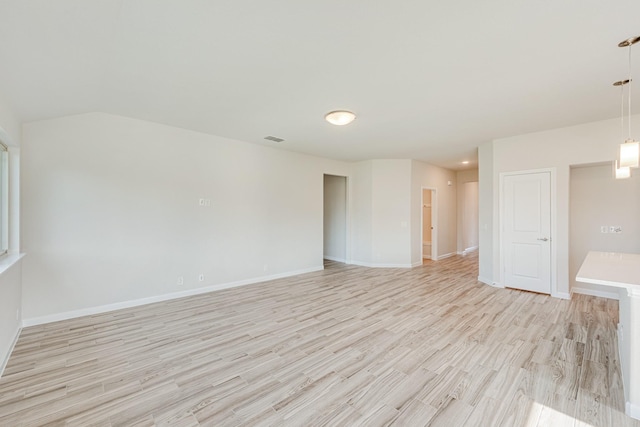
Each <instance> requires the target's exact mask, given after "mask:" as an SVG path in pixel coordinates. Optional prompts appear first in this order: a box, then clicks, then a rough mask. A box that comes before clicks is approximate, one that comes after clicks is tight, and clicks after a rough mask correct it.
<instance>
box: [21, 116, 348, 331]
mask: <svg viewBox="0 0 640 427" xmlns="http://www.w3.org/2000/svg"><path fill="white" fill-rule="evenodd" d="M23 130H24V133H23V147H22V171H23V180H22V202H23V215H22V222H23V236H22V237H23V249H24V251H25V252H27V253H28V256H27V257H26V258H25V259H24V263H23V264H24V269H23V298H24V316H25V318H29V319H31V320H30V321H31V322H36V321H38V318H40V319H39V320H41V321H44V320H47V316H51V315H59V314H60V313H67V312H77V311H78V310H79V311H82V310H83V309H89V308H92V307H100V306H107V305H110V304H117V303H122V302H126V301H133V300H142V299H145V298H150V297H156V296H162V295H167V294H171V293H176V292H184V291H189V290H195V289H198V288H202V287H213V288H215V287H216V286H221V285H224V284H229V283H234V282H237V281H252V280H260V279H261V278H264V277H270V276H274V275H282V274H290V273H294V272H299V271H307V270H313V269H319V268H322V256H323V253H322V252H323V244H322V240H323V232H322V229H323V220H322V217H323V174H324V173H328V174H334V175H343V176H349V174H350V171H351V165H350V164H347V163H343V162H338V161H332V160H326V159H321V158H316V157H311V156H305V155H301V154H296V153H292V152H289V151H284V150H278V149H275V148H271V147H263V146H258V145H255V144H249V143H244V142H240V141H235V140H230V139H226V138H221V137H215V136H211V135H206V134H201V133H198V132H192V131H187V130H184V129H178V128H173V127H169V126H163V125H159V124H154V123H150V122H145V121H141V120H135V119H130V118H124V117H119V116H112V115H108V114H102V113H91V114H85V115H79V116H73V117H65V118H60V119H54V120H46V121H40V122H34V123H28V124H26V125H25V126H24V129H23ZM200 198H205V199H210V200H211V206H209V207H200V206H199V205H198V199H200ZM201 273H202V274H204V277H205V280H204V281H203V282H199V281H198V276H199V274H201ZM179 276H182V277H184V285H183V286H179V285H178V284H177V279H178V277H179ZM43 319H44V320H43ZM48 319H49V320H51V318H50V317H49V318H48Z"/></svg>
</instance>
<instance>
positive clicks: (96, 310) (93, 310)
mask: <svg viewBox="0 0 640 427" xmlns="http://www.w3.org/2000/svg"><path fill="white" fill-rule="evenodd" d="M320 270H324V266H319V267H311V268H306V269H303V270H296V271H289V272H286V273H280V274H273V275H271V276H261V277H255V278H252V279H246V280H239V281H237V282H229V283H221V284H217V285H211V286H205V287H202V288H196V289H189V290H186V291H182V292H172V293H169V294H163V295H156V296H153V297H148V298H140V299H136V300H131V301H123V302H116V303H113V304H106V305H101V306H97V307H88V308H82V309H79V310H72V311H66V312H63V313H56V314H50V315H47V316H41V317H32V318H29V319H24V320H23V321H22V326H23V327H27V326H35V325H42V324H44V323H51V322H58V321H60V320H67V319H74V318H76V317H82V316H91V315H93V314H100V313H107V312H109V311H115V310H121V309H123V308H131V307H137V306H140V305H146V304H152V303H154V302H162V301H168V300H172V299H177V298H184V297H189V296H193V295H200V294H206V293H209V292H214V291H219V290H222V289H229V288H235V287H238V286H244V285H252V284H255V283H261V282H267V281H269V280H275V279H282V278H285V277H290V276H297V275H298V274H305V273H312V272H314V271H320Z"/></svg>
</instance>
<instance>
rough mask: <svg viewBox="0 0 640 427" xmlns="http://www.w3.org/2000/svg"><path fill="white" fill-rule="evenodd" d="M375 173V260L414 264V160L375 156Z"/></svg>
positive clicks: (388, 263)
mask: <svg viewBox="0 0 640 427" xmlns="http://www.w3.org/2000/svg"><path fill="white" fill-rule="evenodd" d="M372 173H373V174H372V176H373V179H372V189H373V198H372V206H373V222H372V224H373V239H372V250H373V262H374V264H376V265H378V266H398V267H410V266H411V233H410V232H411V229H410V222H411V211H410V209H411V160H373V161H372ZM418 232H419V231H418Z"/></svg>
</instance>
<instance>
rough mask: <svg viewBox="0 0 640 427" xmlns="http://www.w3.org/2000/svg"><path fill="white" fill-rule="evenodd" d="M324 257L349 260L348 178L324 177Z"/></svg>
mask: <svg viewBox="0 0 640 427" xmlns="http://www.w3.org/2000/svg"><path fill="white" fill-rule="evenodd" d="M323 228H324V257H325V258H326V259H331V260H334V261H339V262H346V259H347V178H346V177H344V176H335V175H325V176H324V227H323Z"/></svg>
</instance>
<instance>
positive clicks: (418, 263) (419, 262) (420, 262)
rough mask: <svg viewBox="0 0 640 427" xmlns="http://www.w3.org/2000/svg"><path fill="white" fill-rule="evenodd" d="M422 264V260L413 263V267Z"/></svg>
mask: <svg viewBox="0 0 640 427" xmlns="http://www.w3.org/2000/svg"><path fill="white" fill-rule="evenodd" d="M421 265H422V261H418V262H414V263H413V264H411V268H415V267H420V266H421Z"/></svg>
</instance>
